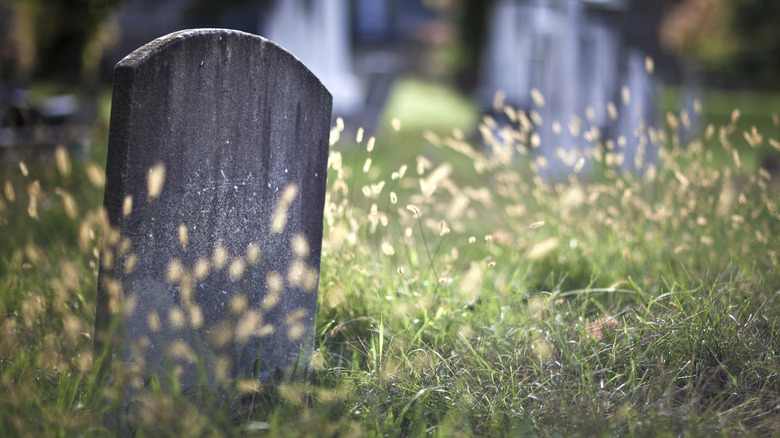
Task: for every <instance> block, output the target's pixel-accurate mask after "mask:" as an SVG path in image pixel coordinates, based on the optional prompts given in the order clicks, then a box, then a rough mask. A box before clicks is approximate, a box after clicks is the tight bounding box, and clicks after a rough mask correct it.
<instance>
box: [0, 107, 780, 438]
mask: <svg viewBox="0 0 780 438" xmlns="http://www.w3.org/2000/svg"><path fill="white" fill-rule="evenodd" d="M743 111H745V110H744V109H743ZM732 114H733V112H732V113H730V115H729V118H728V119H726V120H723V121H720V122H713V127H712V129H711V130H707V129H706V126H704V127H702V133H701V135H699V136H697V137H695V138H694V139H693V140H692V141H690V140H689V141H684V140H679V141H677V140H675V130H674V129H673V128H672V127H670V128H669V129H667V130H666V131H665V132H668V134H665V136H662V137H659V146H660V147H661V150H662V152H661V154H660V156H659V159H658V160H657V162H656V165H655V166H654V167H652V168H650V167H644V168H642V169H641V170H639V171H637V172H635V173H624V172H622V171H621V170H619V169H618V168H617V167H615V166H610V165H609V164H607V163H605V162H604V157H605V156H606V154H602V155H601V158H602V161H600V162H598V163H596V164H597V165H596V166H594V168H595V169H597V171H598V174H595V175H590V176H582V177H579V178H571V179H568V180H564V181H548V180H546V179H543V178H539V177H538V175H537V174H535V173H534V172H533V171H532V170H531V168H530V163H531V161H532V157H533V154H532V153H530V154H529V155H526V156H520V155H518V156H516V157H514V158H513V159H512V160H511V161H510V162H506V161H505V160H503V159H502V157H500V156H498V155H495V154H489V153H485V149H484V148H483V147H482V145H480V144H474V142H471V141H469V140H468V139H467V138H466V136H464V135H462V133H461V132H458V131H457V130H456V131H455V132H453V133H452V134H445V133H442V132H441V131H436V130H431V131H426V132H425V133H423V132H422V129H424V128H420V130H417V131H415V130H414V129H412V128H411V127H409V126H407V124H406V123H405V122H403V121H402V122H401V123H400V126H395V127H393V126H391V127H389V130H388V132H387V133H385V135H383V136H382V137H379V138H376V139H374V140H371V139H370V138H369V137H368V136H364V137H363V138H342V139H340V140H339V141H338V142H335V144H333V146H332V149H331V156H330V160H329V174H328V178H329V182H328V192H327V199H326V210H325V222H324V226H325V233H324V240H323V249H322V251H323V253H322V267H321V277H320V288H319V294H320V295H319V296H320V299H319V301H320V303H319V314H318V320H317V341H316V351H315V354H314V357H313V359H312V365H313V369H314V374H313V376H312V379H311V381H310V382H284V383H282V384H280V385H277V386H275V387H270V386H267V387H263V386H261V385H258V384H256V383H255V382H251V381H241V382H236V386H235V392H234V394H235V395H236V397H238V396H243V397H244V398H243V400H244V401H242V402H241V403H233V404H231V403H230V401H229V400H223V399H221V398H215V399H213V400H206V401H205V402H204V401H203V400H199V401H192V402H191V401H189V400H188V399H186V398H184V397H182V396H180V395H179V394H177V393H176V392H175V391H172V393H171V392H167V391H166V390H165V389H164V388H165V385H164V384H162V383H160V385H159V390H157V391H156V392H153V393H151V395H149V397H150V399H149V400H146V403H147V406H149V407H150V409H149V410H148V412H141V413H139V423H138V425H139V426H138V427H139V428H140V432H141V433H142V434H144V436H196V435H197V436H202V435H215V436H219V435H241V434H250V435H252V434H269V435H275V436H302V435H306V434H308V435H311V436H334V435H355V436H360V435H388V436H397V435H409V436H411V435H414V436H417V435H424V434H434V435H439V436H458V435H460V436H470V435H508V434H509V435H516V436H523V435H541V436H556V435H557V436H594V435H595V436H612V435H630V434H633V435H642V436H644V435H653V436H679V435H683V434H687V435H692V436H712V435H718V434H724V435H742V434H746V435H772V434H776V433H777V432H776V430H778V429H780V420H778V418H780V408H779V407H778V406H780V375H778V374H780V336H779V335H778V333H780V331H779V330H778V324H780V319H778V316H780V315H779V312H778V308H780V307H778V304H780V303H779V302H778V301H779V300H780V295H778V293H777V290H778V289H780V284H779V283H780V282H778V278H777V267H778V253H777V251H778V248H780V245H779V244H780V240H779V239H780V238H778V237H777V236H780V224H778V219H779V218H780V216H778V214H779V212H778V209H777V202H778V201H777V193H778V187H777V175H776V174H775V173H773V172H771V171H769V170H767V169H763V168H762V165H761V162H760V160H758V159H755V160H754V159H752V158H750V157H752V156H754V155H759V154H761V153H763V151H764V150H767V151H768V153H770V152H771V151H772V150H773V146H772V143H771V141H773V140H774V141H776V140H778V139H780V128H778V127H777V126H768V127H766V130H764V131H761V132H757V134H760V136H761V137H762V141H761V142H758V141H753V143H754V144H750V143H751V140H752V139H755V138H757V137H756V136H755V135H754V134H753V131H752V130H751V126H743V125H742V124H741V123H743V122H744V121H743V120H740V118H739V117H734V116H733V115H732ZM421 117H422V116H421ZM769 117H770V120H771V117H772V115H771V114H770V116H769ZM667 119H668V120H675V119H676V120H679V114H671V115H670V116H669V117H667ZM748 124H749V125H752V123H751V122H748ZM396 128H398V130H397V131H396ZM407 129H408V130H410V131H411V132H410V133H408V132H407V131H406V130H407ZM449 129H450V130H451V129H452V127H450V128H449ZM745 132H747V133H748V135H747V136H746V135H745V134H744V133H745ZM393 136H397V137H395V138H396V140H393V138H394V137H393ZM403 136H408V137H413V138H415V143H414V144H413V145H407V147H408V149H407V151H406V152H405V154H408V155H409V159H403V160H399V159H398V158H397V157H398V155H403V154H395V153H393V152H392V151H387V149H386V148H388V147H389V146H388V145H394V143H393V142H397V141H398V139H399V138H405V137H403ZM334 138H335V136H334ZM372 142H373V143H372ZM676 142H678V143H679V144H675V143H676ZM369 144H371V145H369ZM526 146H528V149H529V150H530V151H532V150H533V147H532V146H529V145H526ZM66 152H67V150H65V149H62V150H60V151H59V152H56V153H54V154H52V155H51V158H48V159H45V158H44V159H40V161H38V162H32V161H31V160H29V159H28V160H26V161H25V163H26V165H25V166H21V165H19V164H18V163H14V164H13V165H7V166H6V167H4V168H3V169H2V173H0V184H2V194H1V195H0V294H1V295H0V297H1V298H2V299H0V330H1V332H0V387H2V393H3V394H6V396H4V397H2V398H0V431H2V435H4V436H22V435H47V436H53V435H66V436H70V435H78V434H84V435H104V434H106V433H109V431H108V430H107V429H106V427H107V426H106V425H105V424H104V422H103V417H104V413H105V412H106V410H107V409H108V406H110V405H111V404H112V403H113V401H114V400H115V399H116V398H117V391H118V390H119V388H120V387H121V386H119V384H116V385H113V386H112V385H107V386H105V387H97V386H96V385H95V382H96V379H95V377H96V376H95V375H93V371H92V370H93V361H94V360H95V359H94V358H93V353H92V342H93V327H94V312H95V289H96V282H97V280H96V276H97V266H98V262H99V260H98V258H97V252H98V250H97V248H98V246H99V239H100V233H101V225H100V224H101V219H100V218H101V217H102V214H101V213H100V200H101V194H102V190H103V186H102V184H103V183H104V178H103V177H102V175H101V174H100V172H99V171H98V170H97V169H102V165H100V166H99V167H96V166H98V165H97V164H96V163H95V162H94V161H87V162H86V163H84V162H81V161H80V160H78V159H76V158H72V159H71V155H72V154H68V153H66ZM44 156H45V155H44ZM57 157H59V160H58V159H57ZM597 158H598V157H597ZM369 159H370V161H369ZM98 160H99V159H98ZM746 162H750V163H754V164H753V165H746ZM179 232H180V235H179V239H180V240H179V241H180V242H185V243H186V229H185V230H184V233H183V234H181V233H182V232H181V230H180V231H179ZM182 235H183V236H184V237H182ZM185 243H182V244H185ZM301 251H303V250H301ZM251 253H252V251H251V248H250V249H248V250H247V260H248V261H249V262H251V260H252V258H253V257H254V256H252V255H251ZM241 268H242V269H243V268H245V266H243V267H241ZM235 269H236V270H238V268H235ZM193 272H196V271H193ZM204 275H205V274H204ZM196 277H197V275H196ZM234 304H235V306H236V309H241V308H243V307H242V306H241V305H240V304H241V303H234ZM244 306H245V305H244Z"/></svg>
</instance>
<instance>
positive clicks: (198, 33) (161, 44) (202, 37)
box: [115, 28, 325, 88]
mask: <svg viewBox="0 0 780 438" xmlns="http://www.w3.org/2000/svg"><path fill="white" fill-rule="evenodd" d="M213 38H217V39H218V40H222V39H223V38H234V39H238V40H250V41H254V43H255V44H257V45H259V46H262V47H263V49H264V50H273V51H276V52H277V53H279V54H281V55H282V56H289V57H290V58H291V59H293V60H294V61H295V62H296V63H298V64H300V65H301V67H303V69H304V70H305V71H306V72H308V73H309V74H310V75H311V76H312V77H313V78H314V79H316V80H317V82H319V83H320V84H321V85H322V82H321V81H320V80H319V78H317V77H316V75H314V73H312V71H311V70H310V69H309V68H308V67H307V66H306V64H304V63H303V62H302V61H301V60H300V59H298V58H297V57H296V56H295V55H293V54H292V53H290V52H288V51H287V50H285V49H284V48H283V47H281V46H280V45H278V44H276V43H275V42H273V41H271V40H269V39H267V38H263V37H261V36H259V35H255V34H251V33H248V32H242V31H240V30H233V29H214V28H201V29H185V30H180V31H176V32H173V33H169V34H168V35H165V36H161V37H160V38H157V39H155V40H154V41H151V42H149V43H147V44H145V45H143V46H141V47H139V48H138V49H136V50H134V51H133V52H132V53H130V54H129V55H127V56H125V57H124V58H122V60H121V61H119V62H118V63H117V65H116V67H115V69H121V68H131V69H132V68H135V67H137V66H138V65H140V64H142V63H143V62H145V61H146V60H148V59H149V58H151V57H153V56H154V55H156V54H159V53H162V52H165V51H167V50H170V49H172V48H174V47H175V46H177V45H179V44H181V43H183V42H184V41H194V42H197V41H201V42H204V43H206V44H208V43H209V42H210V41H212V40H213ZM204 49H206V47H204ZM322 87H323V88H325V87H324V85H322Z"/></svg>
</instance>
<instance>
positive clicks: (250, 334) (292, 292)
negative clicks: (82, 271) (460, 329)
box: [95, 29, 332, 393]
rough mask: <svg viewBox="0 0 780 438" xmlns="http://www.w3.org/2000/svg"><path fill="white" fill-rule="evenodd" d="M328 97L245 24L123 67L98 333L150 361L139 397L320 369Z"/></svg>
mask: <svg viewBox="0 0 780 438" xmlns="http://www.w3.org/2000/svg"><path fill="white" fill-rule="evenodd" d="M331 106H332V99H331V95H330V93H329V92H328V91H327V90H326V89H325V87H323V85H322V84H321V83H320V81H319V80H318V79H317V78H316V77H315V76H314V75H313V74H312V73H311V72H310V71H309V70H308V69H307V68H306V67H305V66H304V65H303V64H302V63H301V62H300V61H298V59H296V58H295V57H294V56H292V55H290V54H289V53H287V52H286V51H285V50H284V49H282V48H281V47H279V46H278V45H276V44H275V43H273V42H271V41H268V40H266V39H264V38H261V37H258V36H256V35H252V34H248V33H244V32H238V31H232V30H224V29H197V30H186V31H181V32H176V33H172V34H170V35H167V36H164V37H162V38H159V39H157V40H155V41H153V42H151V43H149V44H147V45H145V46H143V47H141V48H139V49H138V50H136V51H134V52H133V53H131V54H130V55H128V56H127V57H126V58H124V59H123V60H122V61H121V62H119V64H117V66H116V69H115V70H114V94H113V104H112V109H111V126H110V134H109V151H108V162H107V166H106V175H107V184H106V191H105V200H104V205H105V208H106V210H107V213H108V221H109V224H110V225H109V226H108V227H107V229H106V231H104V236H103V245H102V253H101V262H100V275H99V280H98V282H99V286H98V302H97V314H96V322H95V325H96V327H95V329H96V330H95V331H96V346H97V350H96V351H97V354H100V353H101V352H104V351H108V352H109V354H108V355H107V357H108V358H110V357H111V356H112V355H113V356H114V359H113V360H114V365H115V366H116V365H123V366H124V367H125V368H131V369H135V370H137V371H138V373H137V376H136V378H135V379H132V380H131V381H130V387H131V389H130V391H131V392H132V391H134V390H138V389H140V388H141V387H143V386H144V385H148V384H149V381H150V380H151V379H150V377H152V376H158V377H164V376H165V375H166V373H171V372H172V373H173V375H177V376H178V381H180V385H181V391H182V392H183V393H188V392H191V391H196V390H199V388H202V387H203V386H206V387H214V386H217V387H219V386H222V385H227V384H229V383H230V382H234V381H236V380H238V379H242V378H247V377H248V378H258V379H259V380H260V381H269V380H271V379H274V378H276V377H285V378H289V377H293V376H301V375H303V376H305V375H306V374H307V372H308V367H309V359H310V356H311V354H312V349H313V341H314V321H315V316H316V311H317V286H318V280H319V266H320V248H321V244H322V219H323V206H324V199H325V185H326V165H327V158H328V135H329V124H330V117H331ZM104 366H105V364H104ZM168 375H169V376H170V374H168Z"/></svg>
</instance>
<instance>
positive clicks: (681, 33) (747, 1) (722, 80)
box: [660, 0, 780, 88]
mask: <svg viewBox="0 0 780 438" xmlns="http://www.w3.org/2000/svg"><path fill="white" fill-rule="evenodd" d="M777 23H780V8H778V3H777V0H684V1H682V2H681V3H679V4H676V5H674V6H673V7H671V8H669V10H668V12H667V14H666V16H665V17H664V20H663V22H662V23H661V27H660V38H661V42H662V44H663V46H664V48H665V49H666V50H667V51H669V52H672V53H675V54H677V55H680V56H682V57H692V58H694V59H695V60H696V61H697V62H698V63H699V64H700V68H701V70H702V71H703V73H705V74H706V75H707V76H709V78H710V79H711V80H713V81H714V82H715V83H716V84H719V85H730V86H737V87H752V88H780V26H778V25H777Z"/></svg>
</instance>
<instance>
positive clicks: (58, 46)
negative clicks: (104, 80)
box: [0, 0, 124, 83]
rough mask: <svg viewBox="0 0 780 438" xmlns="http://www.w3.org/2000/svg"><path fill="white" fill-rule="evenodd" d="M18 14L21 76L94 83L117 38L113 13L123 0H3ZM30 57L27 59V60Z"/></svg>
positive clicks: (15, 33)
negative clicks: (106, 52)
mask: <svg viewBox="0 0 780 438" xmlns="http://www.w3.org/2000/svg"><path fill="white" fill-rule="evenodd" d="M0 1H2V3H3V5H4V6H5V7H7V8H8V9H10V10H11V11H12V14H13V19H12V20H13V23H14V29H13V39H14V41H15V42H16V44H17V46H18V47H19V49H18V50H17V52H19V55H18V56H19V62H20V65H19V66H18V67H17V68H18V69H20V70H22V71H19V72H17V74H18V75H19V76H21V77H28V78H29V77H35V78H43V79H54V80H57V81H64V82H70V83H90V82H94V81H95V80H96V79H97V74H98V65H99V62H100V58H101V56H102V55H103V52H104V50H105V49H106V48H108V47H110V46H111V45H112V44H114V43H115V42H116V39H117V38H118V28H117V26H116V24H115V22H114V21H113V20H112V18H113V12H114V11H115V10H116V8H117V7H118V6H119V5H120V4H121V3H123V2H124V0H0ZM25 61H26V62H25Z"/></svg>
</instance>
